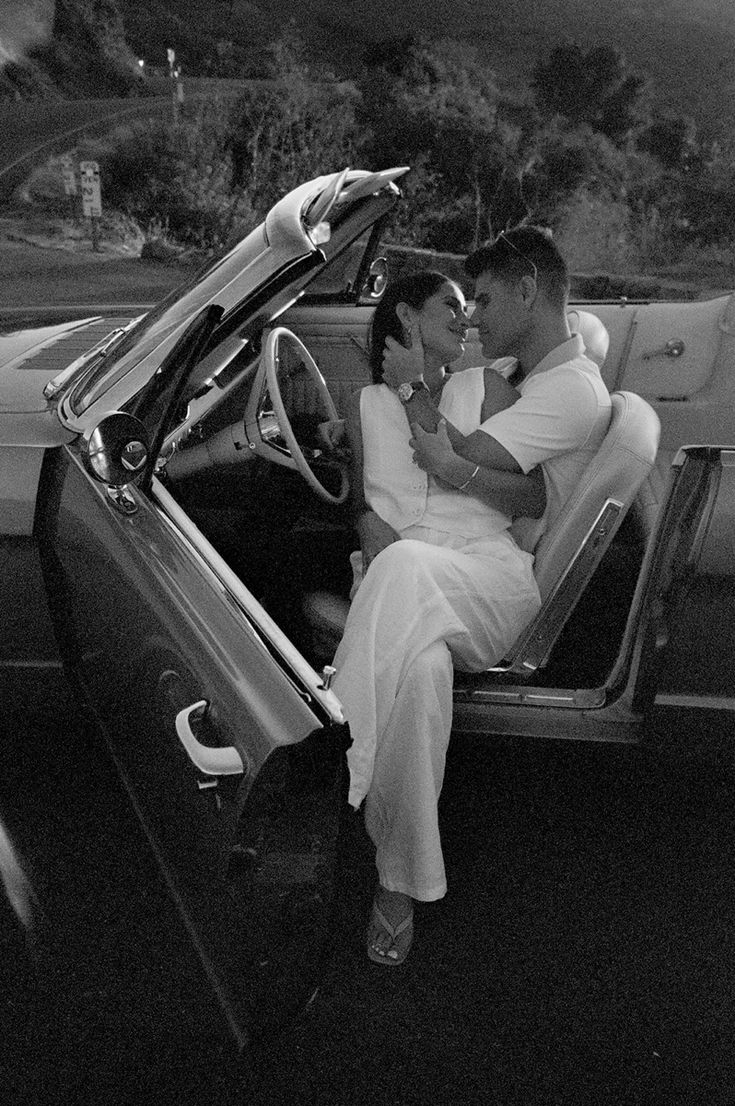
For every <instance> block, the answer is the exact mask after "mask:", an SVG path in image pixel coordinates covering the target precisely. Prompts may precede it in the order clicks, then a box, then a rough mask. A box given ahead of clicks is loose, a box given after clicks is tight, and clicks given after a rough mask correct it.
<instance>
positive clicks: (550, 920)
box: [0, 676, 735, 1106]
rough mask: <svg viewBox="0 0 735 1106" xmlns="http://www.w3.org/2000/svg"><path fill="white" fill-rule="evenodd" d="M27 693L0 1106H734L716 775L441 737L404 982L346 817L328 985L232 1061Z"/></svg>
mask: <svg viewBox="0 0 735 1106" xmlns="http://www.w3.org/2000/svg"><path fill="white" fill-rule="evenodd" d="M23 683H24V681H23V680H22V679H20V677H19V676H18V677H16V678H14V679H13V680H12V681H8V680H6V679H3V682H2V693H3V704H4V707H3V713H2V721H1V723H0V724H1V726H2V731H3V732H2V772H0V815H1V816H2V819H3V821H4V823H5V825H6V828H7V829H8V831H9V832H10V835H11V837H12V839H13V841H14V843H15V845H16V847H17V849H18V851H19V852H20V854H21V856H22V857H23V858H24V860H25V862H26V865H27V868H28V870H29V874H30V878H31V882H32V884H33V886H34V888H35V891H36V893H37V894H38V897H39V900H40V901H41V902H43V904H44V915H43V917H42V918H41V919H40V923H39V925H38V926H37V929H36V936H35V939H34V943H33V944H32V945H31V946H30V947H26V948H24V946H23V944H22V941H21V936H20V932H19V929H18V927H14V926H12V925H10V926H9V925H6V926H5V927H4V929H3V944H4V948H3V950H2V951H3V956H2V967H1V968H0V972H1V973H2V977H1V978H0V984H1V985H2V987H1V990H0V993H2V995H3V996H4V997H3V1006H2V1007H1V1008H0V1009H1V1010H2V1025H1V1026H0V1030H1V1031H2V1032H1V1033H0V1037H1V1039H2V1042H3V1046H2V1047H3V1057H2V1059H3V1062H4V1063H3V1066H4V1075H3V1079H2V1085H3V1088H4V1093H3V1094H2V1095H0V1101H2V1102H3V1103H8V1104H9V1106H11V1104H12V1106H15V1104H16V1103H21V1102H24V1103H25V1102H28V1103H34V1104H35V1103H47V1102H48V1103H51V1102H53V1103H59V1104H62V1106H65V1104H66V1103H70V1104H71V1103H74V1104H77V1103H79V1104H85V1106H86V1104H87V1103H95V1104H97V1103H99V1104H102V1103H104V1104H118V1103H126V1104H127V1103H130V1104H137V1103H140V1104H141V1106H149V1104H150V1106H153V1104H156V1106H157V1104H159V1103H162V1104H167V1103H171V1104H172V1106H173V1104H176V1106H194V1104H197V1106H206V1104H209V1103H212V1104H214V1103H218V1104H219V1103H224V1104H232V1103H237V1104H242V1106H244V1104H246V1103H247V1104H252V1106H287V1104H288V1106H293V1104H301V1103H303V1104H314V1106H316V1104H324V1106H332V1104H334V1106H337V1104H342V1103H348V1102H350V1103H357V1104H362V1103H365V1104H376V1106H399V1104H400V1106H424V1104H428V1103H451V1104H452V1106H469V1104H475V1103H477V1104H480V1103H482V1104H486V1103H487V1104H498V1106H537V1104H538V1106H577V1104H579V1106H581V1104H585V1106H639V1104H640V1106H732V1104H733V1103H734V1102H735V1049H734V1048H733V1029H732V1027H733V1024H735V958H734V957H733V952H734V951H735V944H734V940H733V936H734V932H735V865H734V863H733V861H734V858H735V850H734V848H733V846H734V844H735V822H734V819H733V815H734V814H735V787H734V786H733V784H732V782H731V780H729V779H728V778H727V776H726V774H725V772H724V770H723V767H722V765H718V764H716V763H714V762H711V763H707V762H704V761H702V762H697V761H689V762H688V761H687V760H685V759H683V758H682V757H680V756H674V755H670V754H665V753H663V752H661V751H658V752H644V751H642V750H639V749H635V748H630V747H612V746H595V747H590V746H579V745H572V744H556V743H529V742H527V741H511V740H500V741H496V740H488V739H484V740H475V739H472V740H468V739H461V740H459V739H458V740H457V742H456V743H455V746H454V748H453V749H452V751H451V757H450V763H449V771H448V776H447V782H446V786H445V791H444V795H443V797H442V818H443V827H444V828H443V833H444V841H445V851H446V858H447V864H448V871H449V879H450V894H449V895H448V896H447V898H446V899H445V900H444V901H443V902H441V903H438V904H433V905H426V906H421V907H419V908H418V910H417V936H416V940H415V945H414V949H413V951H412V953H411V956H410V958H409V960H408V962H407V963H406V965H405V966H403V967H402V968H400V969H396V970H393V971H391V970H386V969H383V968H380V967H378V966H375V965H373V964H371V963H370V962H368V960H367V958H366V957H365V955H364V952H363V948H362V930H363V928H364V924H365V919H366V916H367V910H368V906H369V900H370V892H371V888H372V882H373V870H372V863H371V856H370V850H369V847H368V844H367V842H366V840H365V837H364V835H363V833H362V829H361V818H360V816H350V815H348V818H347V830H346V835H345V841H344V858H345V870H344V874H343V879H342V883H341V886H340V889H339V896H338V902H337V912H336V919H335V930H334V934H333V935H332V946H331V954H330V955H329V957H328V958H327V962H326V963H325V966H324V973H323V981H322V985H321V987H320V989H319V991H318V992H317V994H316V996H315V997H314V999H313V1001H312V1002H311V1004H310V1005H309V1006H308V1007H307V1008H306V1009H305V1010H304V1011H303V1012H302V1013H301V1014H300V1015H299V1016H298V1017H297V1018H296V1019H295V1020H294V1021H293V1022H292V1023H291V1024H289V1025H288V1026H287V1027H286V1028H285V1029H284V1030H283V1032H282V1033H281V1034H280V1036H278V1037H277V1038H275V1039H273V1040H271V1041H269V1042H268V1043H267V1044H266V1045H265V1046H263V1047H261V1048H260V1049H259V1050H258V1051H257V1052H255V1053H253V1054H251V1055H249V1056H248V1057H246V1059H245V1060H244V1061H243V1062H237V1061H236V1060H235V1058H234V1057H233V1055H232V1053H231V1051H230V1049H229V1046H228V1045H227V1042H226V1037H225V1035H224V1030H223V1026H222V1023H221V1019H220V1015H219V1013H218V1009H217V1007H216V1004H215V1003H214V1000H213V999H212V997H211V995H210V993H209V991H208V989H207V984H206V982H205V981H204V978H203V975H202V973H201V970H200V968H199V967H198V964H197V962H196V959H195V957H194V956H193V954H192V952H191V950H190V947H189V945H188V941H187V939H186V937H185V935H184V933H183V931H182V928H181V926H180V923H179V921H178V917H177V915H176V912H175V910H174V909H173V906H172V904H171V901H170V899H169V896H168V893H167V891H166V888H165V885H164V884H163V881H162V879H161V878H160V876H159V875H158V873H157V870H156V867H155V863H154V861H153V859H152V857H151V855H150V852H149V850H148V847H147V845H146V843H145V839H144V838H143V836H142V834H141V832H140V831H139V829H138V826H137V823H136V821H135V818H134V816H133V814H132V811H131V809H130V806H129V804H128V801H127V799H126V797H125V796H124V794H123V793H122V791H121V788H120V787H119V786H118V784H117V781H116V777H115V775H114V771H113V769H112V767H111V765H110V762H109V760H108V758H107V754H106V752H105V750H104V747H103V745H102V743H101V742H100V741H99V740H98V739H97V737H96V735H95V734H94V733H93V732H92V731H91V730H90V728H89V727H88V726H85V725H84V724H80V722H79V719H78V717H77V716H76V715H75V713H74V708H73V704H70V703H69V702H68V700H66V699H65V697H64V696H63V694H62V693H61V691H58V690H57V691H55V692H53V693H52V694H50V695H49V694H43V695H42V694H40V690H39V685H37V684H36V685H30V686H29V685H28V684H26V687H25V688H24V687H23ZM4 920H7V919H6V917H5V916H4ZM8 1095H10V1097H8Z"/></svg>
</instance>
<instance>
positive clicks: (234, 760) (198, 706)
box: [176, 699, 245, 776]
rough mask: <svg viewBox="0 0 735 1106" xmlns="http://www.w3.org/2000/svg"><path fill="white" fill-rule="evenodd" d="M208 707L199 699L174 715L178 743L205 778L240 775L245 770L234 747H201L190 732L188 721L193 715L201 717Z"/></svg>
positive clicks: (205, 702)
mask: <svg viewBox="0 0 735 1106" xmlns="http://www.w3.org/2000/svg"><path fill="white" fill-rule="evenodd" d="M208 706H209V704H208V703H207V700H206V699H200V700H199V701H198V702H196V703H192V704H191V706H188V707H184V709H183V710H180V711H179V713H178V714H177V715H176V733H177V734H178V735H179V741H180V742H181V744H182V745H183V746H184V749H185V750H186V755H187V756H188V757H189V760H190V761H191V762H192V764H193V765H195V767H197V768H198V769H199V771H200V772H203V773H204V774H205V776H237V775H240V774H242V773H243V772H244V771H245V769H244V767H243V763H242V757H241V756H240V754H239V753H238V751H237V749H236V748H235V746H234V745H227V746H225V748H212V747H211V746H210V745H202V743H201V741H197V739H196V738H195V737H194V734H193V733H192V732H191V723H190V719H191V718H192V717H193V716H194V715H200V716H201V715H203V714H204V712H205V710H206V709H207V707H208Z"/></svg>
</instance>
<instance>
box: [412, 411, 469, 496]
mask: <svg viewBox="0 0 735 1106" xmlns="http://www.w3.org/2000/svg"><path fill="white" fill-rule="evenodd" d="M411 433H412V435H413V437H412V438H411V440H410V442H409V445H410V446H411V448H412V449H413V459H414V463H415V464H417V465H418V466H419V468H420V469H423V470H424V472H428V473H430V474H431V476H438V477H439V478H440V479H441V480H447V481H448V482H449V483H452V480H451V472H452V468H453V466H454V465H455V464H456V463H457V461H458V460H459V461H461V458H458V456H457V454H456V453H455V452H454V450H453V449H452V443H451V442H450V440H449V435H448V433H447V424H446V420H445V419H442V420H441V421H440V423H439V425H438V426H437V428H436V433H435V434H432V433H431V432H430V431H427V430H423V429H422V428H421V427H420V426H419V425H418V423H415V422H412V423H411Z"/></svg>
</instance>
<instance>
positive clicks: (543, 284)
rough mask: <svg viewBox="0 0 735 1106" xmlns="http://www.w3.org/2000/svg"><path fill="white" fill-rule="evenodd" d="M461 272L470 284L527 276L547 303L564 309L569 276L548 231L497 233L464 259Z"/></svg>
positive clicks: (527, 229)
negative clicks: (490, 278)
mask: <svg viewBox="0 0 735 1106" xmlns="http://www.w3.org/2000/svg"><path fill="white" fill-rule="evenodd" d="M464 267H465V272H467V273H468V275H469V276H471V277H472V278H473V279H474V280H477V278H478V277H479V276H480V274H481V273H491V274H492V275H493V276H494V277H497V278H498V279H499V280H502V281H505V282H511V281H515V280H519V279H520V278H521V277H522V276H524V275H526V274H528V273H531V274H532V275H533V276H535V278H536V281H537V283H538V286H539V287H540V288H543V290H544V291H545V293H546V295H547V297H548V299H549V300H550V301H551V303H553V304H555V305H556V306H557V307H559V308H563V307H566V303H567V299H568V297H569V272H568V270H567V266H566V262H565V261H564V258H563V257H562V255H561V254H560V252H559V250H558V248H557V246H556V243H555V242H554V241H553V239H552V237H551V233H550V231H547V230H545V229H544V228H542V227H527V226H523V227H514V228H513V230H508V231H501V233H500V234H499V235H498V237H497V238H496V239H495V241H494V242H491V243H490V244H488V245H486V246H480V248H479V250H475V252H474V253H471V254H470V255H469V257H467V258H465V263H464Z"/></svg>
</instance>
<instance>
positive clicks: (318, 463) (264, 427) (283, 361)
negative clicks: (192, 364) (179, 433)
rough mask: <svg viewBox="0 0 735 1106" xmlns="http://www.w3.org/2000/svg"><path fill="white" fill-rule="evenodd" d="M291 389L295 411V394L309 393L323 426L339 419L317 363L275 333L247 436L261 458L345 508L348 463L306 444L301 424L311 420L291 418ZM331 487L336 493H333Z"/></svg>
mask: <svg viewBox="0 0 735 1106" xmlns="http://www.w3.org/2000/svg"><path fill="white" fill-rule="evenodd" d="M284 345H288V346H290V347H292V349H293V352H294V353H295V359H294V360H293V361H292V362H289V361H288V359H287V358H286V357H284V356H283V352H282V351H283V346H284ZM292 366H295V368H294V367H292ZM286 388H288V390H289V392H291V393H292V394H291V395H288V396H287V397H286V398H287V399H288V404H289V406H290V407H293V406H294V403H293V400H294V396H295V394H296V393H297V392H303V391H304V390H305V389H307V390H310V391H313V392H314V393H315V395H316V401H317V405H318V408H319V411H320V416H321V417H320V418H319V419H318V421H321V422H326V421H331V420H336V419H338V418H339V415H338V413H337V409H336V407H335V406H334V401H333V399H332V397H331V395H330V393H329V389H328V388H327V385H326V382H325V380H324V377H323V376H322V374H321V372H320V371H319V367H318V365H317V363H316V361H315V360H314V358H313V357H312V356H311V354H310V353H309V351H308V350H307V348H306V346H305V345H304V343H303V342H302V341H301V340H300V339H299V338H297V337H296V335H295V334H294V333H293V332H292V331H290V330H288V329H287V328H286V327H283V326H280V327H275V328H274V329H273V330H272V331H271V332H270V334H269V335H268V338H267V340H266V343H265V348H264V350H263V356H262V359H261V363H260V366H259V368H258V372H257V375H256V378H255V380H254V382H253V387H252V390H251V393H250V398H249V400H248V403H247V408H246V411H245V433H246V435H247V438H248V441H249V443H250V446H251V449H252V450H253V451H254V452H255V453H257V454H258V456H260V457H264V458H265V459H266V460H268V461H272V462H274V463H275V464H279V465H284V466H286V467H287V468H291V469H295V470H296V471H297V472H298V473H300V474H301V476H303V478H304V480H306V482H307V484H308V485H309V487H310V488H311V489H312V490H313V491H314V492H316V494H317V495H318V496H319V497H320V498H321V499H324V500H326V502H327V503H333V504H340V503H344V501H345V500H346V498H347V494H348V492H349V478H348V474H347V473H348V470H347V465H346V463H345V461H344V460H343V458H342V457H340V455H339V454H335V455H332V454H331V453H328V452H325V451H324V450H322V449H320V448H319V447H318V446H317V445H316V444H308V443H307V442H306V441H305V440H304V439H305V437H306V431H305V428H304V426H302V425H300V424H301V422H303V421H307V420H301V419H299V418H298V416H297V414H296V413H295V412H294V411H293V410H292V411H291V414H290V415H289V413H288V410H287V403H286V401H285V399H284V391H285V390H286ZM314 418H316V416H315V417H314ZM314 418H312V419H311V420H310V421H311V424H312V425H311V428H310V429H311V430H312V432H315V431H316V424H315V422H314ZM299 439H301V440H299ZM327 475H330V476H331V475H334V476H335V479H334V482H333V481H332V480H329V481H328V483H329V485H330V486H327V483H326V481H327ZM331 485H333V486H335V487H337V490H336V491H333V490H331Z"/></svg>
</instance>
